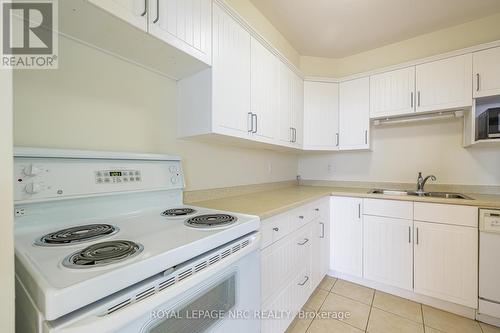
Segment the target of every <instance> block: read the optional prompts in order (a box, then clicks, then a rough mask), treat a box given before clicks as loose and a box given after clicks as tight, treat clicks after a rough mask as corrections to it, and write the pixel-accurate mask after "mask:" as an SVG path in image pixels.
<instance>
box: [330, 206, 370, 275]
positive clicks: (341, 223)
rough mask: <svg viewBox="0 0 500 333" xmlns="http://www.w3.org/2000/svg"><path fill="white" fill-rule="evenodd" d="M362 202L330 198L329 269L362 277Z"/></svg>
mask: <svg viewBox="0 0 500 333" xmlns="http://www.w3.org/2000/svg"><path fill="white" fill-rule="evenodd" d="M362 205H363V200H362V199H361V198H348V197H332V199H331V223H332V225H331V237H330V240H331V244H330V247H331V251H332V253H331V257H330V269H332V270H334V271H337V272H340V273H345V274H349V275H353V276H358V277H361V276H362V275H363V216H362Z"/></svg>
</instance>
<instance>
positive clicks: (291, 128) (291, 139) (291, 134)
mask: <svg viewBox="0 0 500 333" xmlns="http://www.w3.org/2000/svg"><path fill="white" fill-rule="evenodd" d="M290 142H292V143H293V127H290Z"/></svg>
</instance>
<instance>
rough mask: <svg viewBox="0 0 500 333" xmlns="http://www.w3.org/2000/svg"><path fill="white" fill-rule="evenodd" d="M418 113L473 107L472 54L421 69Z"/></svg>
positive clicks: (418, 73)
mask: <svg viewBox="0 0 500 333" xmlns="http://www.w3.org/2000/svg"><path fill="white" fill-rule="evenodd" d="M416 73H417V75H416V90H417V96H416V111H417V112H428V111H437V110H448V109H455V108H463V107H467V106H472V79H471V78H472V54H465V55H461V56H458V57H453V58H447V59H443V60H438V61H433V62H429V63H426V64H422V65H418V66H417V71H416Z"/></svg>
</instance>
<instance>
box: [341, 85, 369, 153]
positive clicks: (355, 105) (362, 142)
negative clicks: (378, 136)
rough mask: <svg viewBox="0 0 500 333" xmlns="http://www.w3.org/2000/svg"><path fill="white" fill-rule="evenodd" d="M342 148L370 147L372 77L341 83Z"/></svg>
mask: <svg viewBox="0 0 500 333" xmlns="http://www.w3.org/2000/svg"><path fill="white" fill-rule="evenodd" d="M339 107H340V116H339V132H340V138H339V142H340V149H341V150H348V149H368V148H369V147H370V145H369V136H370V78H369V77H364V78H360V79H355V80H351V81H345V82H342V83H340V103H339Z"/></svg>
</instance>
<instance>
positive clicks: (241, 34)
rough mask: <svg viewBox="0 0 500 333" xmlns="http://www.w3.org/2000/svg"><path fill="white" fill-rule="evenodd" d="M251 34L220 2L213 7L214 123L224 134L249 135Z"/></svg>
mask: <svg viewBox="0 0 500 333" xmlns="http://www.w3.org/2000/svg"><path fill="white" fill-rule="evenodd" d="M250 44H251V41H250V34H249V33H248V31H246V30H245V29H243V28H242V27H241V26H240V25H239V24H238V23H237V22H236V21H235V20H234V19H233V18H232V17H230V16H229V15H228V14H227V13H226V12H225V11H224V10H223V9H222V8H220V7H219V6H218V5H214V9H213V64H212V89H213V91H212V98H213V125H214V126H215V127H216V130H218V131H219V132H222V133H223V134H230V135H234V136H238V137H246V136H248V132H249V130H250V129H251V126H250V122H251V119H249V118H250V117H249V112H250Z"/></svg>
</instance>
